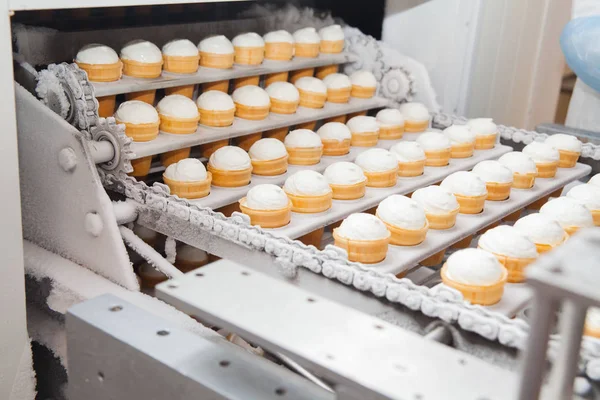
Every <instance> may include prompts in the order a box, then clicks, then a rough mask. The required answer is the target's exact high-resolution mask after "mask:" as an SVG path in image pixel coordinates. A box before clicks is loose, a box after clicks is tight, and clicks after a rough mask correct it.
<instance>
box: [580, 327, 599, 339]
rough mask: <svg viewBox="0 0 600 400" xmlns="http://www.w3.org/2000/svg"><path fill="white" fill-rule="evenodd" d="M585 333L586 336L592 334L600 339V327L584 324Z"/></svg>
mask: <svg viewBox="0 0 600 400" xmlns="http://www.w3.org/2000/svg"><path fill="white" fill-rule="evenodd" d="M583 334H584V335H585V336H591V337H595V338H599V339H600V329H599V328H594V327H591V326H590V325H589V324H585V325H584V326H583Z"/></svg>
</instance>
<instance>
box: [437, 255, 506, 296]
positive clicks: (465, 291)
mask: <svg viewBox="0 0 600 400" xmlns="http://www.w3.org/2000/svg"><path fill="white" fill-rule="evenodd" d="M446 271H447V266H446V264H444V266H443V267H442V271H441V276H442V282H444V284H445V285H446V286H450V287H451V288H453V289H456V290H458V291H459V292H461V293H462V295H463V297H464V298H465V300H466V301H468V302H470V303H471V304H479V305H482V306H491V305H493V304H496V303H497V302H499V301H500V299H501V298H502V295H503V294H504V284H505V283H506V280H507V279H508V272H507V271H506V268H504V270H503V273H502V277H501V279H500V280H499V281H498V282H496V283H494V284H491V285H487V286H480V285H466V284H463V283H458V282H455V281H453V280H452V279H450V278H449V277H448V275H447V274H446Z"/></svg>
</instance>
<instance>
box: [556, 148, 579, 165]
mask: <svg viewBox="0 0 600 400" xmlns="http://www.w3.org/2000/svg"><path fill="white" fill-rule="evenodd" d="M558 152H559V154H560V160H559V161H558V167H559V168H573V167H574V166H575V165H577V160H579V156H580V155H581V153H579V152H576V151H569V150H558Z"/></svg>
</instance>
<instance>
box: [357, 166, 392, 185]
mask: <svg viewBox="0 0 600 400" xmlns="http://www.w3.org/2000/svg"><path fill="white" fill-rule="evenodd" d="M364 174H365V176H366V177H367V186H368V187H376V188H385V187H392V186H395V185H396V182H397V181H398V168H395V169H391V170H389V171H383V172H367V171H364Z"/></svg>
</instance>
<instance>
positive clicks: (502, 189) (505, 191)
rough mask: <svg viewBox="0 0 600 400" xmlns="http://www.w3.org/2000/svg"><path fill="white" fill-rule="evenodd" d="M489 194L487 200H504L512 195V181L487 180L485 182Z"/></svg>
mask: <svg viewBox="0 0 600 400" xmlns="http://www.w3.org/2000/svg"><path fill="white" fill-rule="evenodd" d="M485 186H486V188H487V191H488V195H487V200H492V201H502V200H506V199H508V198H509V197H510V189H511V188H512V183H511V182H509V183H498V182H486V184H485Z"/></svg>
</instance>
